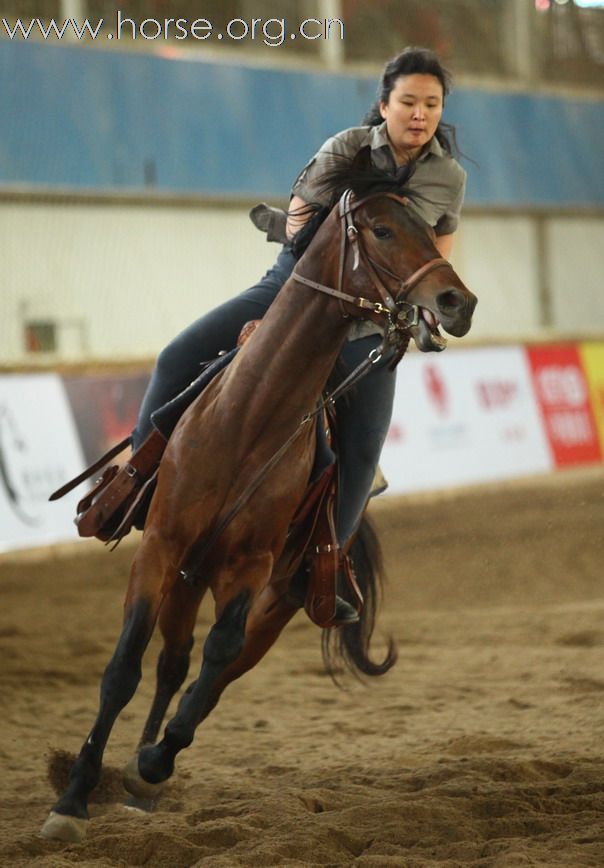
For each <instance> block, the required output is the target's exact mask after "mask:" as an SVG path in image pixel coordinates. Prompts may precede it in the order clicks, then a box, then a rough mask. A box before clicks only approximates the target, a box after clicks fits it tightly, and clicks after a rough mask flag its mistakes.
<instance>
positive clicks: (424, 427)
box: [380, 347, 553, 494]
mask: <svg viewBox="0 0 604 868" xmlns="http://www.w3.org/2000/svg"><path fill="white" fill-rule="evenodd" d="M380 464H381V467H382V470H383V471H384V475H385V476H386V478H387V479H388V482H389V483H390V488H389V491H390V493H392V494H396V493H402V492H406V491H422V490H425V489H431V488H445V487H447V486H453V485H465V484H468V483H473V482H484V481H488V480H494V479H505V478H507V477H515V476H522V475H526V474H532V473H538V472H545V471H549V470H552V469H553V463H552V459H551V455H550V450H549V447H548V444H547V439H546V436H545V432H544V430H543V425H542V422H541V418H540V416H539V412H538V409H537V402H536V400H535V396H534V393H533V388H532V385H531V376H530V370H529V365H528V361H527V359H526V353H525V350H524V349H523V348H521V347H504V348H499V349H469V350H457V349H455V350H445V352H444V353H441V354H439V355H436V354H430V353H426V354H420V353H411V354H410V355H409V356H407V357H406V358H404V359H403V361H402V362H401V364H400V366H399V369H398V374H397V391H396V398H395V406H394V413H393V417H392V424H391V427H390V431H389V433H388V439H387V441H386V445H385V446H384V451H383V453H382V460H381V462H380Z"/></svg>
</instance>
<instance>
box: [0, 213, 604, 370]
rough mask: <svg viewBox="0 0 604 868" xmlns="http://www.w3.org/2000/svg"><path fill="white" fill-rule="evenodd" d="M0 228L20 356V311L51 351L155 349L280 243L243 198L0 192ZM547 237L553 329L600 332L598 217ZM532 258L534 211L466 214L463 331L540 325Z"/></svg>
mask: <svg viewBox="0 0 604 868" xmlns="http://www.w3.org/2000/svg"><path fill="white" fill-rule="evenodd" d="M0 233H1V237H2V239H3V250H2V257H0V287H1V289H0V364H1V363H14V362H21V361H23V360H24V358H26V357H27V356H26V354H25V353H24V346H23V322H24V321H25V320H27V319H30V320H31V319H43V320H44V319H48V320H51V321H56V322H57V324H58V327H59V332H58V334H59V352H58V354H57V355H56V356H53V357H52V359H51V360H52V361H55V360H67V361H69V360H80V359H89V358H97V359H121V358H133V357H139V358H140V357H145V356H151V357H152V356H155V355H156V354H157V352H158V351H159V349H161V348H162V347H163V346H164V345H165V344H166V342H167V341H169V340H170V338H171V337H173V336H174V335H175V334H176V333H177V332H178V331H179V330H180V329H181V328H183V327H184V326H186V325H188V324H189V323H190V322H191V321H193V320H194V319H195V318H196V317H198V316H200V315H201V314H203V313H204V312H206V311H207V310H209V309H211V308H213V307H214V306H216V305H217V304H219V303H221V302H222V301H225V300H226V299H227V298H229V297H231V296H232V295H234V294H235V293H237V292H240V291H242V290H243V289H245V288H246V287H248V286H250V285H252V284H253V283H255V282H256V281H257V280H258V279H259V278H260V277H261V275H262V274H263V273H264V271H265V270H266V268H268V267H269V266H270V265H271V264H272V262H273V261H274V259H275V257H276V255H277V253H278V251H279V246H278V245H277V244H267V243H266V241H265V240H264V236H263V235H262V234H261V233H260V232H258V231H257V230H256V229H255V228H254V227H253V226H252V224H251V223H250V221H249V219H248V216H247V208H246V207H244V206H241V207H235V206H233V207H225V206H220V207H219V206H211V205H204V206H201V205H196V206H189V205H178V204H174V205H155V206H150V205H126V206H124V205H120V204H118V203H115V204H100V203H91V202H88V203H73V202H66V203H50V202H40V203H38V202H33V203H32V202H1V203H0ZM545 242H546V249H548V251H549V253H548V261H547V262H546V263H545V264H544V266H543V274H544V275H545V276H546V278H547V282H548V285H549V290H550V292H551V298H552V314H553V320H554V322H553V328H554V330H555V331H556V332H557V333H559V334H560V335H561V336H563V335H565V334H572V335H575V334H577V333H587V334H589V333H596V334H601V333H602V332H604V286H603V280H602V277H601V275H603V274H604V220H603V219H601V218H600V219H597V218H588V217H584V218H580V217H568V218H561V217H551V218H548V220H547V221H546V225H545ZM538 256H539V253H538V232H537V223H536V218H533V217H532V216H530V215H525V216H501V215H483V216H478V215H476V214H469V215H464V218H463V219H462V222H461V225H460V229H459V231H458V233H457V237H456V239H455V245H454V250H453V264H454V266H455V267H456V269H457V271H458V272H459V274H460V276H461V277H462V278H463V279H464V280H465V282H466V283H467V285H468V286H469V288H470V289H471V290H472V291H473V292H475V293H476V295H477V296H478V298H479V304H478V307H477V310H476V315H475V321H474V327H473V330H472V332H471V337H473V338H474V339H490V338H503V339H518V338H522V339H525V338H530V337H533V336H534V337H538V336H539V335H540V334H541V333H542V331H543V329H542V325H541V323H542V316H541V314H540V299H539V280H540V263H539V262H538ZM550 335H551V331H550ZM452 342H455V339H452ZM29 358H30V359H31V358H35V356H33V355H32V354H30V355H29Z"/></svg>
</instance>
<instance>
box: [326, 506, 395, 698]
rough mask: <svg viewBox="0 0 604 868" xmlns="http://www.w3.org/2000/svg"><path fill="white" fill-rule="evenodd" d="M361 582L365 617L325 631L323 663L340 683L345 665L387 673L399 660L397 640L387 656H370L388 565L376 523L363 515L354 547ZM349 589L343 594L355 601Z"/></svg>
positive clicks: (360, 670) (390, 643) (390, 641)
mask: <svg viewBox="0 0 604 868" xmlns="http://www.w3.org/2000/svg"><path fill="white" fill-rule="evenodd" d="M349 555H350V558H351V559H352V563H353V565H354V571H355V575H356V579H357V584H358V586H359V589H360V591H361V593H362V594H363V597H364V600H365V602H364V605H363V609H362V611H361V617H360V619H359V620H358V621H357V622H356V623H355V624H344V625H343V626H341V627H337V628H334V627H331V628H329V629H326V630H323V635H322V638H321V651H322V653H323V663H324V665H325V668H326V670H327V672H328V674H329V675H330V676H331V678H332V679H333V680H334V681H335V682H336V683H338V681H337V678H336V672H337V671H338V670H339V669H341V668H342V665H343V666H345V667H346V668H347V669H349V670H350V671H351V672H352V673H353V674H354V675H356V676H357V677H360V675H370V676H374V675H384V674H385V673H386V672H388V670H389V669H391V668H392V667H393V666H394V664H395V663H396V661H397V658H398V653H397V650H396V645H395V643H394V640H393V639H392V637H391V636H390V637H389V638H388V647H387V650H386V656H385V657H384V659H383V660H382V661H381V662H376V661H374V660H372V659H371V657H370V656H369V646H370V644H371V638H372V636H373V630H374V627H375V618H376V614H377V609H378V604H379V602H380V597H381V591H382V585H383V578H384V567H383V557H382V549H381V546H380V543H379V540H378V537H377V534H376V531H375V528H374V527H373V524H372V523H371V521H370V520H369V518H368V517H367V515H364V516H363V519H362V521H361V525H360V527H359V529H358V531H357V533H356V536H355V540H354V542H353V544H352V546H351V548H350V552H349ZM346 590H347V589H346V588H345V587H342V588H340V589H339V591H338V592H339V593H340V594H341V595H342V596H343V597H344V598H346V599H349V600H350V601H351V602H352V599H351V598H350V596H349V595H347V593H346Z"/></svg>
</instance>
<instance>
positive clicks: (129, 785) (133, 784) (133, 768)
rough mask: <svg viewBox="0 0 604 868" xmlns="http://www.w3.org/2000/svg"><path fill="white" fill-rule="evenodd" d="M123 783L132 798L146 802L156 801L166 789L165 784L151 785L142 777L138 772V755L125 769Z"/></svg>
mask: <svg viewBox="0 0 604 868" xmlns="http://www.w3.org/2000/svg"><path fill="white" fill-rule="evenodd" d="M122 783H123V784H124V787H125V788H126V790H128V792H129V793H130V795H131V796H134V797H135V798H137V799H142V800H143V801H144V802H152V801H154V800H155V799H156V798H157V797H158V796H159V794H160V793H161V791H162V789H163V787H164V785H163V783H159V784H150V783H149V781H146V780H145V779H144V778H142V777H141V775H140V772H139V770H138V755H135V756H133V757H132V759H131V760H130V762H129V763H128V765H127V766H126V767H125V769H124V772H123V776H122Z"/></svg>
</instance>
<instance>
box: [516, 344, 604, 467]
mask: <svg viewBox="0 0 604 868" xmlns="http://www.w3.org/2000/svg"><path fill="white" fill-rule="evenodd" d="M526 353H527V357H528V360H529V364H530V368H531V374H532V378H533V384H534V388H535V395H536V398H537V402H538V405H539V410H540V413H541V417H542V419H543V425H544V427H545V431H546V434H547V437H548V440H549V444H550V448H551V450H552V455H553V457H554V461H555V465H556V467H565V466H568V465H573V464H589V463H592V462H596V461H601V459H602V451H601V448H600V442H599V439H598V434H597V432H596V424H595V420H594V417H593V413H592V410H591V404H590V396H589V388H588V385H587V380H586V378H585V374H584V372H583V366H582V364H581V358H580V356H579V350H578V348H577V347H576V346H575V345H573V344H561V345H558V346H556V345H553V346H538V347H528V348H527V350H526Z"/></svg>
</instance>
